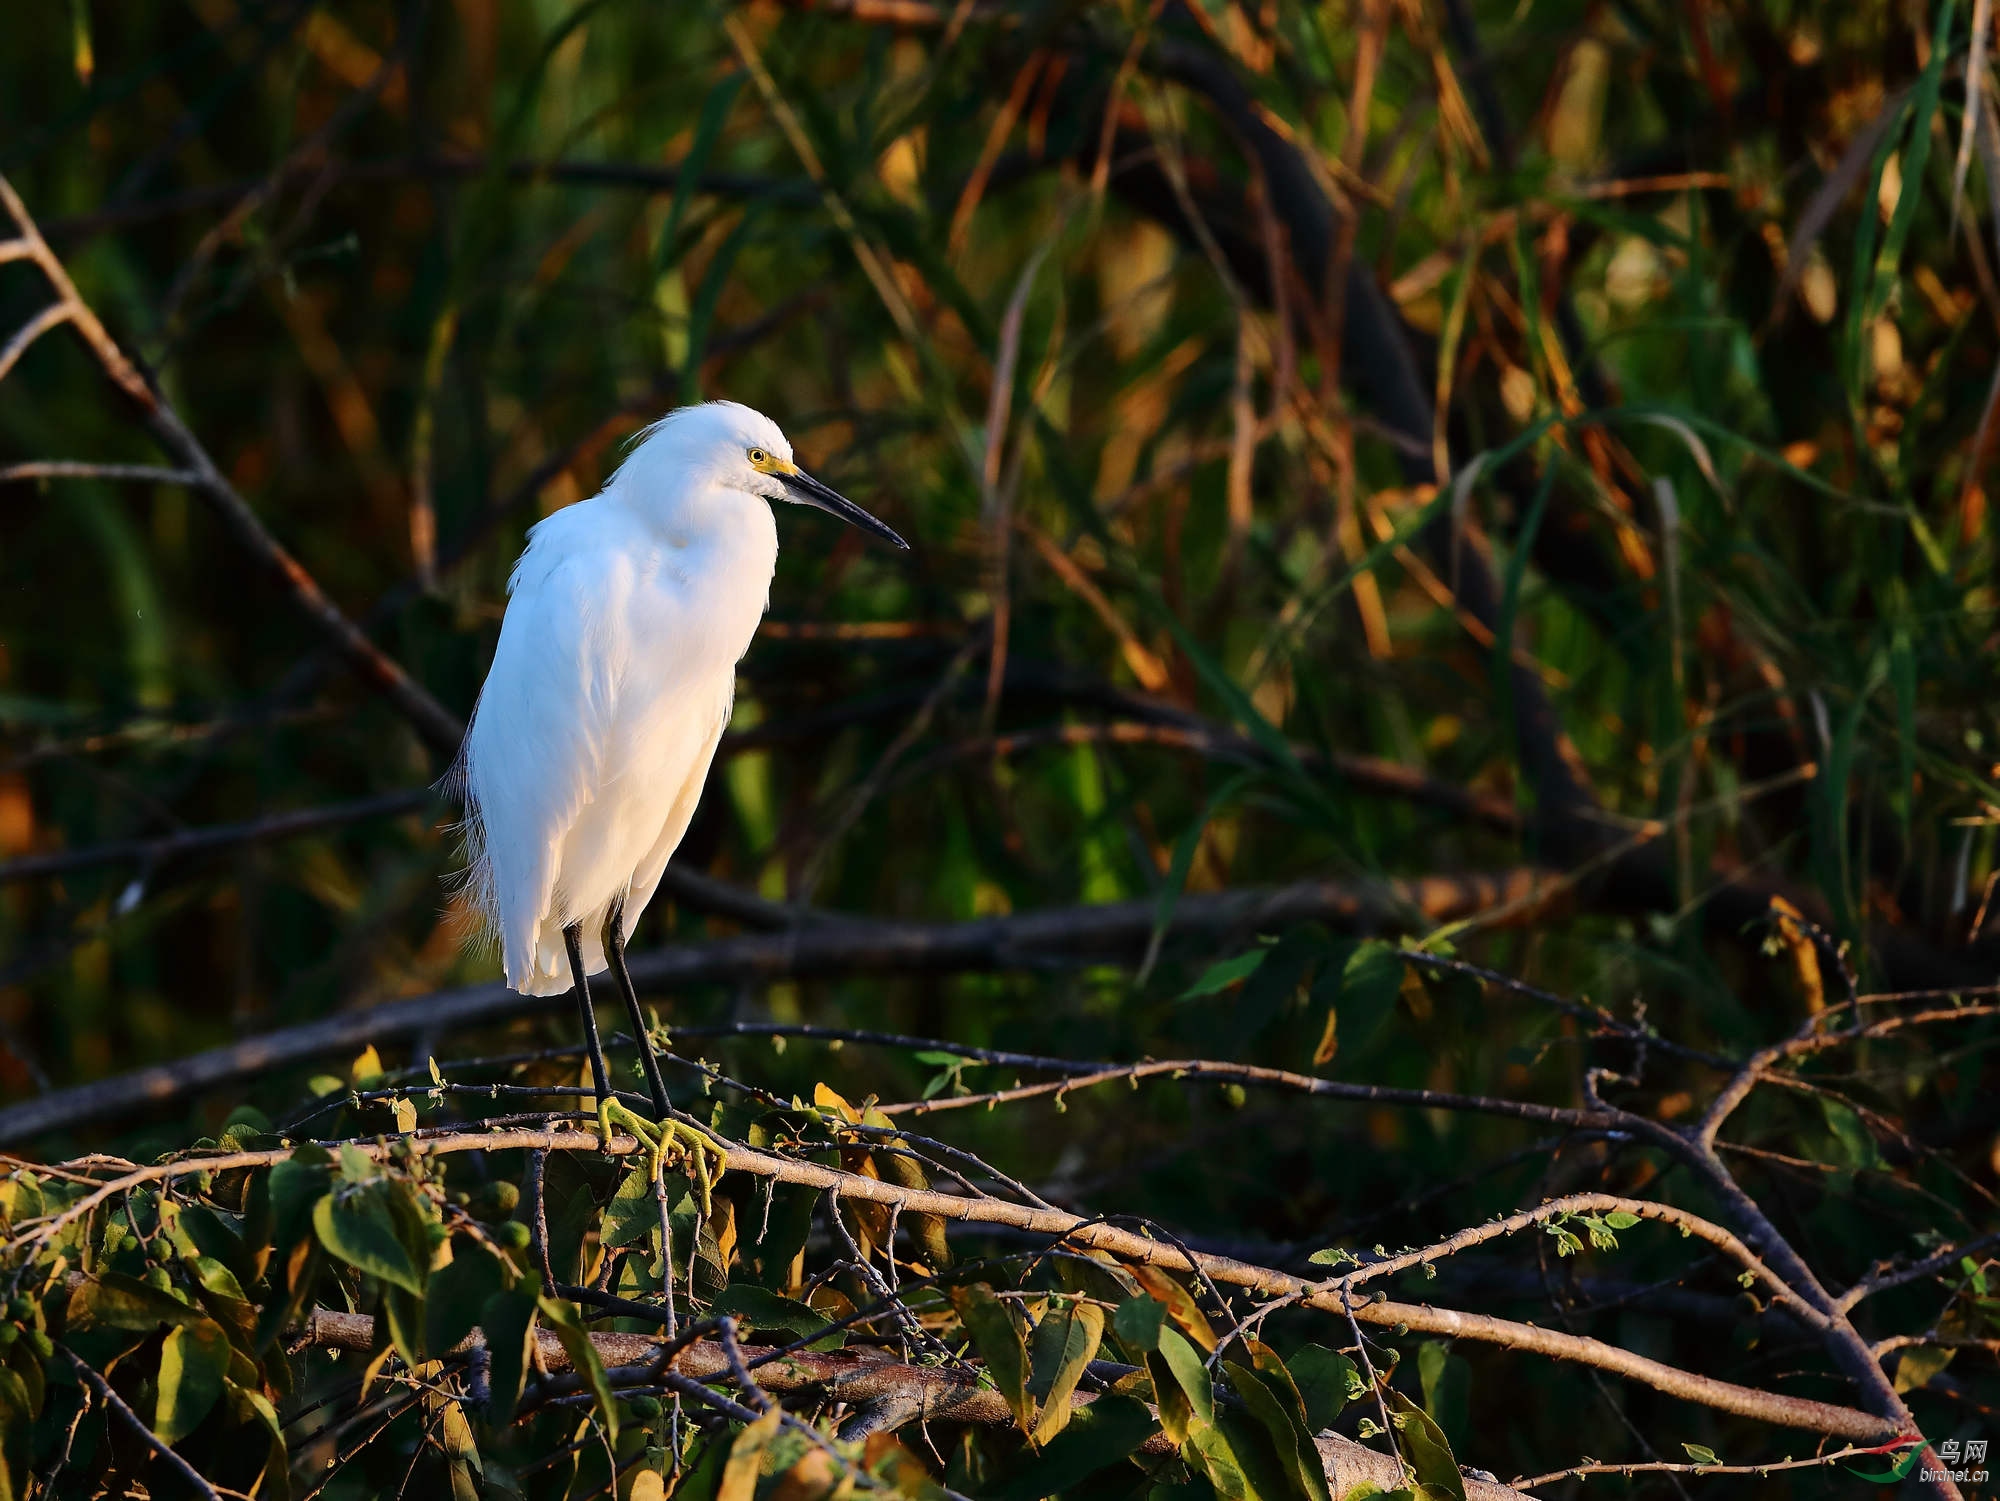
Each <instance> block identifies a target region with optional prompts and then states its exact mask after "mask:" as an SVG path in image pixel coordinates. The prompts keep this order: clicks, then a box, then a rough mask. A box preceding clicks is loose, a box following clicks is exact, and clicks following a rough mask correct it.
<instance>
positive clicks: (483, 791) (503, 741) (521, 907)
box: [464, 503, 621, 994]
mask: <svg viewBox="0 0 2000 1501" xmlns="http://www.w3.org/2000/svg"><path fill="white" fill-rule="evenodd" d="M593 509H595V508H593V507H592V506H590V505H589V503H585V504H583V505H577V506H571V507H569V508H567V509H566V510H563V511H559V512H557V513H556V514H555V515H554V516H552V517H550V518H549V519H548V520H547V521H545V522H543V523H542V524H541V525H539V526H537V527H536V528H535V529H534V531H533V532H532V533H530V540H529V545H528V550H527V551H526V552H525V553H523V554H522V556H521V561H520V562H519V563H518V564H516V565H515V569H514V576H513V578H512V579H511V580H510V581H509V583H508V593H509V594H510V595H511V596H512V597H511V599H510V600H509V602H508V605H507V614H506V618H505V619H504V620H503V621H502V622H501V626H500V642H499V645H498V647H497V648H496V649H495V651H494V654H493V666H492V668H491V669H490V670H489V671H488V673H487V676H486V686H485V687H484V688H483V689H482V690H481V691H480V695H479V704H478V707H477V708H476V709H475V710H474V711H473V719H472V728H471V729H470V730H469V731H468V732H467V735H466V741H465V768H464V787H465V793H466V803H467V814H468V817H467V823H468V825H469V826H471V827H472V829H473V831H474V833H473V841H474V847H473V849H472V851H471V852H472V854H473V857H474V865H473V870H472V875H471V881H472V888H473V891H474V893H475V896H476V898H477V900H478V902H479V905H480V907H481V909H482V910H483V911H484V912H485V913H486V914H487V916H488V918H489V919H490V920H491V921H492V922H493V923H494V925H495V926H496V927H497V928H498V929H499V932H500V940H501V951H502V956H503V959H504V962H505V964H506V969H507V979H508V983H510V984H512V985H513V986H514V987H515V988H516V989H520V990H524V991H527V992H528V993H529V994H542V993H546V992H545V991H544V990H543V989H542V987H540V986H534V988H532V989H531V988H530V986H531V984H532V982H533V981H535V980H537V979H543V978H546V979H549V980H554V981H556V982H557V983H555V984H554V986H553V989H555V990H561V989H563V988H565V987H566V986H567V984H568V977H567V975H566V974H564V973H562V972H561V969H562V967H561V966H556V971H557V972H556V973H554V974H539V973H538V971H547V970H548V969H549V968H550V967H549V966H547V965H545V964H540V963H538V962H537V960H538V958H540V957H541V956H538V955H537V953H536V949H537V947H538V944H537V942H536V939H537V937H538V936H539V934H540V931H541V929H542V926H543V924H544V921H545V920H546V919H547V918H549V917H550V916H552V915H559V914H556V913H554V912H553V910H552V909H553V908H554V907H555V905H556V902H555V898H556V894H557V893H556V884H557V880H558V877H559V876H560V874H561V872H560V870H559V868H558V860H559V857H560V853H561V849H562V845H563V841H564V838H565V836H566V835H567V833H568V831H569V829H570V826H571V825H572V824H573V823H574V822H575V821H576V818H577V815H578V814H579V813H580V812H581V811H582V809H583V808H584V806H585V805H586V804H587V803H588V802H589V801H590V800H591V798H592V796H593V795H594V793H595V790H596V788H597V786H598V785H599V783H600V781H601V772H602V766H603V759H604V752H605V747H606V744H607V742H608V739H609V733H608V732H609V729H610V725H611V720H612V715H613V711H614V707H615V700H616V696H617V678H618V669H619V667H620V665H621V664H620V663H618V662H616V661H614V660H613V654H612V653H610V652H607V651H605V650H603V649H602V648H603V645H604V644H606V643H605V641H604V638H605V636H606V634H607V632H606V629H605V627H606V624H607V620H606V611H605V604H606V596H607V593H608V592H609V591H608V589H607V585H608V583H609V582H610V581H609V580H608V579H607V578H606V577H605V574H606V565H607V563H608V562H609V561H610V559H609V558H608V556H607V554H606V553H605V552H604V550H603V549H602V548H600V547H596V546H593V545H592V542H593V537H592V532H593V531H594V530H595V529H596V528H594V527H593V526H592V523H593V522H594V521H597V520H598V519H599V518H598V517H597V516H594V515H593V514H591V513H592V511H593ZM605 519H609V518H605Z"/></svg>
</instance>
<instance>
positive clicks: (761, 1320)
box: [709, 1282, 847, 1350]
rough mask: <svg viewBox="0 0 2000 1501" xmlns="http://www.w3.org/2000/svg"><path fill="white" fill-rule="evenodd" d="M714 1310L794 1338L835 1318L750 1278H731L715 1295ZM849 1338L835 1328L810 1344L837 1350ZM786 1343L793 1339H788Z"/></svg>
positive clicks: (811, 1332) (711, 1309)
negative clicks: (739, 1280)
mask: <svg viewBox="0 0 2000 1501" xmlns="http://www.w3.org/2000/svg"><path fill="white" fill-rule="evenodd" d="M709 1312H711V1313H726V1314H731V1315H733V1316H735V1317H736V1318H739V1319H742V1320H743V1321H744V1322H745V1323H747V1324H749V1325H750V1326H751V1327H752V1328H753V1329H777V1330H782V1331H783V1332H784V1333H786V1334H789V1335H790V1336H791V1337H792V1339H795V1340H796V1339H807V1338H810V1337H811V1336H812V1335H815V1334H818V1333H819V1332H820V1330H822V1329H824V1328H826V1326H827V1325H828V1324H830V1323H832V1322H833V1320H831V1319H829V1318H828V1317H827V1316H826V1315H825V1314H823V1313H821V1312H820V1311H819V1310H818V1309H817V1308H810V1307H808V1306H807V1305H805V1304H804V1303H801V1302H799V1301H798V1300H797V1299H796V1298H787V1297H785V1296H783V1295H782V1294H780V1293H774V1292H772V1291H771V1290H770V1289H769V1288H763V1287H758V1286H757V1285H756V1284H755V1283H751V1282H732V1283H731V1284H730V1285H729V1286H728V1287H725V1288H724V1289H723V1290H722V1291H721V1292H719V1293H717V1294H716V1295H715V1301H714V1303H712V1304H711V1305H710V1306H709ZM846 1342H847V1336H846V1334H845V1333H844V1332H843V1331H840V1330H835V1331H834V1332H833V1333H832V1334H830V1335H828V1336H827V1337H826V1338H825V1339H823V1340H815V1341H814V1342H813V1343H812V1344H811V1345H809V1346H807V1348H808V1349H812V1350H838V1349H839V1348H840V1347H841V1346H842V1345H843V1344H845V1343H846ZM787 1343H790V1341H789V1340H788V1341H787Z"/></svg>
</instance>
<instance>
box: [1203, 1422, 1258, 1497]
mask: <svg viewBox="0 0 2000 1501" xmlns="http://www.w3.org/2000/svg"><path fill="white" fill-rule="evenodd" d="M1181 1458H1182V1459H1183V1460H1185V1461H1186V1462H1187V1464H1188V1466H1189V1467H1190V1468H1192V1469H1196V1470H1199V1471H1200V1472H1202V1473H1203V1474H1205V1475H1207V1476H1208V1483H1209V1484H1210V1485H1212V1486H1214V1487H1215V1494H1216V1497H1217V1501H1258V1498H1257V1496H1256V1493H1255V1492H1253V1491H1252V1490H1251V1489H1250V1481H1249V1478H1248V1477H1247V1476H1246V1475H1245V1474H1244V1473H1243V1461H1242V1460H1241V1459H1239V1458H1238V1457H1237V1454H1236V1451H1235V1449H1233V1448H1232V1447H1231V1446H1230V1442H1229V1436H1228V1435H1227V1434H1226V1433H1224V1432H1223V1431H1222V1430H1221V1429H1220V1428H1217V1427H1216V1426H1215V1425H1214V1424H1212V1423H1201V1424H1198V1425H1196V1426H1194V1427H1192V1428H1190V1429H1189V1430H1188V1436H1187V1438H1186V1440H1185V1441H1184V1442H1183V1443H1182V1444H1181ZM1263 1501H1277V1498H1276V1497H1265V1498H1263Z"/></svg>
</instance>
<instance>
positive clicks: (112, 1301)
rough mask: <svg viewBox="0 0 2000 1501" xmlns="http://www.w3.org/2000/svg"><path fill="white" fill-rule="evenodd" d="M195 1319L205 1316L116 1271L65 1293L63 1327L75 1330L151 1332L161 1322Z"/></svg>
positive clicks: (180, 1322) (178, 1324) (169, 1296)
mask: <svg viewBox="0 0 2000 1501" xmlns="http://www.w3.org/2000/svg"><path fill="white" fill-rule="evenodd" d="M197 1320H200V1321H204V1322H205V1321H206V1315H204V1314H203V1313H202V1311H201V1310H200V1309H198V1308H191V1307H189V1306H188V1305H187V1304H185V1303H183V1302H182V1301H181V1300H180V1299H179V1298H176V1297H174V1296H173V1295H172V1294H171V1293H163V1292H161V1291H160V1290H159V1289H158V1288H156V1287H153V1286H150V1285H149V1284H147V1283H144V1282H141V1281H139V1280H138V1279H136V1278H133V1277H127V1276H125V1275H124V1274H123V1273H120V1272H105V1273H104V1274H102V1275H101V1276H99V1277H98V1278H96V1279H95V1280H94V1281H87V1282H80V1283H78V1284H77V1286H76V1290H75V1291H74V1292H72V1293H71V1294H70V1295H69V1312H68V1314H67V1316H66V1323H65V1327H66V1328H69V1329H73V1330H76V1331H77V1332H79V1333H81V1332H84V1331H86V1330H91V1329H129V1330H132V1331H134V1332H135V1333H139V1334H151V1333H152V1332H153V1331H154V1330H155V1329H157V1328H159V1327H160V1325H162V1324H168V1325H171V1326H173V1327H176V1328H178V1327H179V1326H180V1325H182V1324H187V1323H193V1322H195V1321H197Z"/></svg>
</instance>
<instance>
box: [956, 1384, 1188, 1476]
mask: <svg viewBox="0 0 2000 1501" xmlns="http://www.w3.org/2000/svg"><path fill="white" fill-rule="evenodd" d="M1158 1426H1159V1425H1158V1424H1156V1423H1155V1422H1154V1421H1153V1415H1152V1413H1150V1412H1148V1411H1147V1410H1146V1404H1145V1403H1143V1402H1141V1401H1139V1400H1138V1399H1137V1398H1134V1397H1123V1396H1103V1397H1099V1398H1098V1399H1097V1400H1096V1401H1095V1402H1092V1403H1091V1404H1090V1405H1089V1406H1088V1407H1084V1408H1081V1409H1079V1410H1078V1411H1077V1413H1076V1415H1075V1416H1074V1417H1073V1418H1071V1419H1070V1422H1069V1426H1068V1427H1066V1428H1064V1429H1063V1430H1062V1432H1061V1433H1059V1434H1057V1435H1056V1436H1055V1437H1054V1438H1053V1439H1051V1440H1050V1441H1049V1444H1048V1447H1047V1448H1045V1449H1044V1450H1043V1451H1042V1452H1041V1453H1040V1454H1039V1455H1037V1456H1036V1457H1035V1458H1034V1460H1033V1461H1031V1462H1030V1463H1029V1465H1028V1466H1027V1468H1026V1469H1024V1470H1022V1471H1020V1472H1019V1473H1018V1474H1016V1475H1014V1476H1013V1477H1012V1478H1010V1479H1008V1480H1007V1481H1005V1482H1004V1483H1002V1484H1001V1486H1000V1487H999V1488H998V1489H997V1490H996V1491H994V1492H993V1493H992V1494H993V1501H1040V1498H1042V1497H1044V1496H1054V1495H1058V1494H1061V1493H1064V1492H1067V1491H1070V1490H1072V1489H1073V1488H1075V1487H1076V1486H1077V1484H1078V1483H1079V1482H1081V1481H1083V1480H1084V1479H1086V1478H1087V1477H1089V1476H1091V1475H1094V1474H1096V1473H1097V1472H1098V1471H1099V1470H1102V1469H1105V1468H1106V1467H1108V1466H1110V1465H1115V1464H1117V1463H1118V1462H1119V1461H1120V1460H1122V1459H1126V1458H1128V1457H1130V1456H1131V1455H1132V1454H1133V1453H1134V1452H1135V1451H1136V1450H1137V1449H1138V1447H1139V1446H1140V1445H1141V1444H1143V1443H1145V1442H1146V1440H1147V1439H1149V1438H1151V1437H1152V1436H1153V1434H1154V1432H1155V1431H1156V1430H1157V1428H1158Z"/></svg>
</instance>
